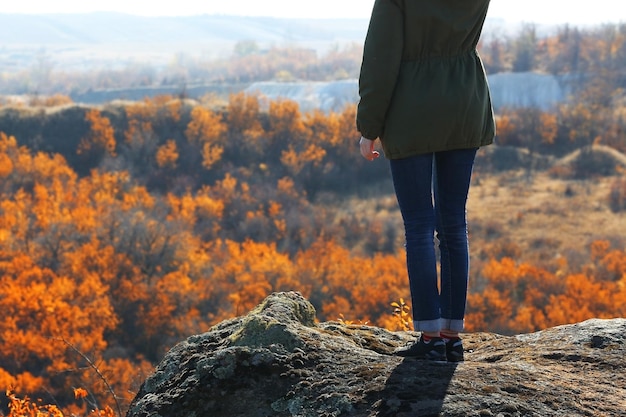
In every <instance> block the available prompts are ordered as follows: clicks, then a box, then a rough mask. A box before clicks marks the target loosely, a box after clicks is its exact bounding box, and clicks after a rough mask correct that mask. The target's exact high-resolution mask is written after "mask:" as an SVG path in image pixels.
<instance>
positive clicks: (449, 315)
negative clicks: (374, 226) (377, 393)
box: [433, 149, 476, 332]
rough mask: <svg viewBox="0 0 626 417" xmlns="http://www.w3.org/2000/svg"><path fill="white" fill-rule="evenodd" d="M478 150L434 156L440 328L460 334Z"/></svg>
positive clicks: (441, 153)
mask: <svg viewBox="0 0 626 417" xmlns="http://www.w3.org/2000/svg"><path fill="white" fill-rule="evenodd" d="M475 156H476V149H462V150H454V151H446V152H438V153H436V154H435V169H434V172H435V174H434V178H433V189H434V198H435V213H436V230H437V238H438V239H439V250H440V255H441V297H440V300H441V316H442V323H441V327H442V329H444V330H448V331H451V332H460V331H462V330H463V327H464V318H465V305H466V301H467V284H468V279H469V246H468V239H467V217H466V203H467V195H468V192H469V187H470V181H471V175H472V168H473V166H474V158H475Z"/></svg>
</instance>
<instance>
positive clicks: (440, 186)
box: [390, 149, 476, 332]
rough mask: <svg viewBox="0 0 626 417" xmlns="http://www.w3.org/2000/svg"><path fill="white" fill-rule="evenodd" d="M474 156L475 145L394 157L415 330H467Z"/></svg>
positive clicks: (392, 163)
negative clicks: (469, 214) (469, 205)
mask: <svg viewBox="0 0 626 417" xmlns="http://www.w3.org/2000/svg"><path fill="white" fill-rule="evenodd" d="M475 156H476V149H461V150H453V151H445V152H436V153H429V154H424V155H417V156H414V157H410V158H406V159H395V160H394V159H392V160H390V164H391V175H392V178H393V185H394V189H395V192H396V197H397V199H398V204H399V206H400V212H401V213H402V219H403V221H404V229H405V238H406V261H407V271H408V275H409V287H410V289H411V301H412V308H413V325H414V327H415V330H416V331H418V330H419V331H427V332H437V331H440V330H442V329H443V330H446V329H447V330H452V331H462V330H463V327H464V318H465V305H466V301H467V283H468V278H469V247H468V240H467V220H466V202H467V194H468V192H469V187H470V179H471V176H472V168H473V166H474V158H475ZM435 232H436V236H437V239H438V241H439V254H440V274H441V280H440V285H438V279H437V258H436V250H435V241H434V237H435Z"/></svg>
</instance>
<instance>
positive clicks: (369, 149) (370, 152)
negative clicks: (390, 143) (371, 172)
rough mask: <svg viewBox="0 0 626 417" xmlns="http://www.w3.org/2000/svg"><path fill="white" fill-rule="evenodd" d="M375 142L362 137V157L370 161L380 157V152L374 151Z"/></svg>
mask: <svg viewBox="0 0 626 417" xmlns="http://www.w3.org/2000/svg"><path fill="white" fill-rule="evenodd" d="M374 142H375V141H373V140H369V139H366V138H364V137H363V136H361V140H360V141H359V148H360V149H361V155H363V158H365V159H367V160H368V161H373V160H374V159H376V158H378V157H379V156H380V152H378V151H375V150H374Z"/></svg>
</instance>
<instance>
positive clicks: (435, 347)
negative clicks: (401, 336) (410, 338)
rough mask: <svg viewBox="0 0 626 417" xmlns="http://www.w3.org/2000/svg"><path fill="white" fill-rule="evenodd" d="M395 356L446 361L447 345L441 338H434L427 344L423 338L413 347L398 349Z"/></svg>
mask: <svg viewBox="0 0 626 417" xmlns="http://www.w3.org/2000/svg"><path fill="white" fill-rule="evenodd" d="M394 355H397V356H404V357H411V358H416V359H427V360H429V361H436V362H445V361H446V344H445V342H444V341H443V339H442V338H440V337H433V338H431V339H430V340H429V341H428V342H425V341H424V339H423V338H422V337H420V340H419V341H418V342H417V343H413V344H412V345H411V346H408V347H404V348H400V349H397V350H396V351H395V352H394Z"/></svg>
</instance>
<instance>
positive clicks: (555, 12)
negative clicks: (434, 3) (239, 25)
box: [0, 0, 626, 24]
mask: <svg viewBox="0 0 626 417" xmlns="http://www.w3.org/2000/svg"><path fill="white" fill-rule="evenodd" d="M373 4H374V0H315V1H302V0H295V1H294V0H203V1H199V0H177V1H163V0H156V1H155V0H151V1H147V0H107V1H89V0H87V1H85V0H81V1H76V0H54V1H51V0H18V1H9V0H2V1H1V4H0V13H83V12H93V11H116V12H122V13H129V14H137V15H144V16H184V15H196V14H226V15H245V16H273V17H309V18H335V17H336V18H346V17H348V18H350V17H352V18H369V15H370V12H371V10H372V5H373ZM489 17H493V18H503V19H505V20H507V21H511V22H519V21H523V22H533V23H557V24H562V23H571V24H599V23H607V22H626V1H625V0H592V1H589V0H585V1H583V0H491V8H490V12H489Z"/></svg>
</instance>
